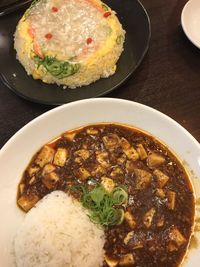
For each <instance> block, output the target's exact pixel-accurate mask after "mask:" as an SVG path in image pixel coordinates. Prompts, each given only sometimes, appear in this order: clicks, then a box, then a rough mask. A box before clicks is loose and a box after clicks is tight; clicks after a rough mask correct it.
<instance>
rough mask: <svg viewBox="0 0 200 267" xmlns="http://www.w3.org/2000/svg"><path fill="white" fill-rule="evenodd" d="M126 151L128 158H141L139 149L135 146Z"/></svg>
mask: <svg viewBox="0 0 200 267" xmlns="http://www.w3.org/2000/svg"><path fill="white" fill-rule="evenodd" d="M124 153H125V154H126V156H127V158H128V159H130V160H137V159H138V158H139V155H138V153H137V151H136V150H135V148H133V147H130V148H128V149H125V150H124Z"/></svg>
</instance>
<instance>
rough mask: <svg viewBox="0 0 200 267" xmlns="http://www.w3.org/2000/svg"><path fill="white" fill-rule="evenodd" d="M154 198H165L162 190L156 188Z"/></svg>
mask: <svg viewBox="0 0 200 267" xmlns="http://www.w3.org/2000/svg"><path fill="white" fill-rule="evenodd" d="M155 194H156V196H157V197H159V198H165V196H166V195H165V192H164V191H163V189H160V188H156V192H155Z"/></svg>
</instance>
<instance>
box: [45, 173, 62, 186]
mask: <svg viewBox="0 0 200 267" xmlns="http://www.w3.org/2000/svg"><path fill="white" fill-rule="evenodd" d="M58 181H59V176H58V175H57V173H55V172H51V173H49V174H47V175H45V176H44V177H43V178H42V182H43V184H44V185H45V186H46V188H48V189H49V190H50V189H55V186H56V183H57V182H58Z"/></svg>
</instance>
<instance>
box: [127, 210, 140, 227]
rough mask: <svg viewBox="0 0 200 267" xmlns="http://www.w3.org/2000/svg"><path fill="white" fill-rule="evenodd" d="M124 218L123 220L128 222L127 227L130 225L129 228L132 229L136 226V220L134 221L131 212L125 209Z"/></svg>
mask: <svg viewBox="0 0 200 267" xmlns="http://www.w3.org/2000/svg"><path fill="white" fill-rule="evenodd" d="M124 219H125V221H126V222H127V223H128V225H129V227H130V228H131V229H134V228H135V227H136V224H137V222H136V220H135V218H134V216H133V214H132V213H130V212H129V211H126V212H125V213H124Z"/></svg>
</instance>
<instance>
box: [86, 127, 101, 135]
mask: <svg viewBox="0 0 200 267" xmlns="http://www.w3.org/2000/svg"><path fill="white" fill-rule="evenodd" d="M86 133H87V134H90V135H96V134H98V130H96V129H94V128H88V129H87V130H86Z"/></svg>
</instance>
